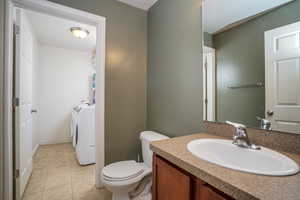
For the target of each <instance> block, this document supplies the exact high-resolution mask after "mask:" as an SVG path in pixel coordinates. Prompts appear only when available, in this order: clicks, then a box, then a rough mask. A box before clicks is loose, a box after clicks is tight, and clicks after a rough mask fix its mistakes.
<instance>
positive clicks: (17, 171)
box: [14, 169, 20, 179]
mask: <svg viewBox="0 0 300 200" xmlns="http://www.w3.org/2000/svg"><path fill="white" fill-rule="evenodd" d="M14 177H15V178H16V179H17V178H19V177H20V170H19V169H16V170H15V174H14Z"/></svg>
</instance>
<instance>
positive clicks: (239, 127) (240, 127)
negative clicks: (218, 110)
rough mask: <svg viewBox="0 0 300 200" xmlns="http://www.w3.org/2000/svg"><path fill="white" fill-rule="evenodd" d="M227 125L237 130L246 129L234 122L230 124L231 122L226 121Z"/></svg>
mask: <svg viewBox="0 0 300 200" xmlns="http://www.w3.org/2000/svg"><path fill="white" fill-rule="evenodd" d="M226 123H227V124H229V125H231V126H233V127H235V128H237V129H246V128H247V127H246V126H245V125H243V124H239V123H234V122H231V121H226Z"/></svg>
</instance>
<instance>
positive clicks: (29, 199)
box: [22, 192, 43, 200]
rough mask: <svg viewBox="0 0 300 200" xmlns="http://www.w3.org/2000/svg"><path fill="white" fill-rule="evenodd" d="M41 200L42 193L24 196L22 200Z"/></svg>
mask: <svg viewBox="0 0 300 200" xmlns="http://www.w3.org/2000/svg"><path fill="white" fill-rule="evenodd" d="M42 199H43V193H42V192H39V193H34V194H30V195H28V194H25V195H24V197H23V199H22V200H42Z"/></svg>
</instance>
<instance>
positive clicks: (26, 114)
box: [14, 9, 33, 199]
mask: <svg viewBox="0 0 300 200" xmlns="http://www.w3.org/2000/svg"><path fill="white" fill-rule="evenodd" d="M32 65H33V38H32V35H31V31H30V27H29V23H28V21H27V20H26V17H25V15H24V13H23V12H22V10H20V9H18V10H17V11H16V20H15V72H14V74H15V78H14V79H15V88H14V90H15V91H14V92H15V94H14V96H15V100H16V105H15V112H14V113H15V115H14V116H15V170H16V174H15V177H16V179H15V186H16V198H17V199H21V197H22V195H23V193H24V190H25V187H26V184H27V182H28V179H29V177H30V175H31V172H32V113H31V109H32V108H31V107H32V68H33V67H32Z"/></svg>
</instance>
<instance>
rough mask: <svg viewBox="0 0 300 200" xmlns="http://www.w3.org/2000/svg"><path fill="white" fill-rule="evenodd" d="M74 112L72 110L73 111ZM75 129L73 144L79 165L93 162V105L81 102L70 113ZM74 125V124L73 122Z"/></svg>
mask: <svg viewBox="0 0 300 200" xmlns="http://www.w3.org/2000/svg"><path fill="white" fill-rule="evenodd" d="M73 112H74V111H73ZM72 118H73V119H72V121H73V120H74V123H75V124H76V126H75V131H74V133H73V146H74V147H75V149H76V157H77V160H78V162H79V164H80V165H89V164H94V163H95V105H91V106H90V105H87V104H83V105H80V106H79V107H78V108H77V111H75V113H72ZM73 126H74V124H73Z"/></svg>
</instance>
